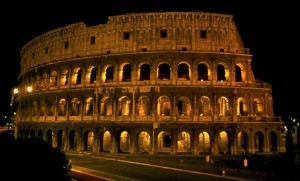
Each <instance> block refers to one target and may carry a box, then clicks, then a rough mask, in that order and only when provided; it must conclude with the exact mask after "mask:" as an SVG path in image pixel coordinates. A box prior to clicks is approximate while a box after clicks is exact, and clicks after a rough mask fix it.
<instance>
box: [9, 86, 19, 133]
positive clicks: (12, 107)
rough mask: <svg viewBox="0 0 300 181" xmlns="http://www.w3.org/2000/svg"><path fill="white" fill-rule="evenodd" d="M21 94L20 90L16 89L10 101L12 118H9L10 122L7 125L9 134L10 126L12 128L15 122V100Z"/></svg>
mask: <svg viewBox="0 0 300 181" xmlns="http://www.w3.org/2000/svg"><path fill="white" fill-rule="evenodd" d="M18 93H19V90H18V88H14V89H13V91H12V94H11V100H10V117H9V119H8V120H9V122H8V123H7V130H8V134H10V133H9V131H10V126H11V123H12V122H13V120H12V119H13V116H14V110H15V106H14V104H15V98H16V96H17V94H18Z"/></svg>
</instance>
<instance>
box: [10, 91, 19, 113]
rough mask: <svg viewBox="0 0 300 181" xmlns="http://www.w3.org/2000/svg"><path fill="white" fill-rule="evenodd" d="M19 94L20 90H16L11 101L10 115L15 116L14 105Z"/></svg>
mask: <svg viewBox="0 0 300 181" xmlns="http://www.w3.org/2000/svg"><path fill="white" fill-rule="evenodd" d="M18 93H19V90H18V88H14V89H13V92H12V95H11V100H10V115H11V116H12V115H13V111H14V103H15V97H16V95H17V94H18Z"/></svg>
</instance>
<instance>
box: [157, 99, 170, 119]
mask: <svg viewBox="0 0 300 181" xmlns="http://www.w3.org/2000/svg"><path fill="white" fill-rule="evenodd" d="M157 115H159V116H170V115H171V101H170V99H169V98H168V97H167V96H161V97H160V98H158V101H157Z"/></svg>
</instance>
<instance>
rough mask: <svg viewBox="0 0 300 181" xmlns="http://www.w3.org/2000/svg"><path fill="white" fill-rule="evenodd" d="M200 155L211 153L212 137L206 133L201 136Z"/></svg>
mask: <svg viewBox="0 0 300 181" xmlns="http://www.w3.org/2000/svg"><path fill="white" fill-rule="evenodd" d="M199 153H210V136H209V134H208V133H207V132H205V131H203V132H202V133H200V134H199Z"/></svg>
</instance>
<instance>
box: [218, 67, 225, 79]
mask: <svg viewBox="0 0 300 181" xmlns="http://www.w3.org/2000/svg"><path fill="white" fill-rule="evenodd" d="M225 75H226V74H225V67H224V66H223V65H221V64H219V65H218V66H217V81H225V80H226V76H225Z"/></svg>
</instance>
